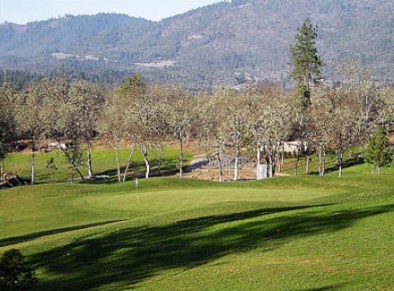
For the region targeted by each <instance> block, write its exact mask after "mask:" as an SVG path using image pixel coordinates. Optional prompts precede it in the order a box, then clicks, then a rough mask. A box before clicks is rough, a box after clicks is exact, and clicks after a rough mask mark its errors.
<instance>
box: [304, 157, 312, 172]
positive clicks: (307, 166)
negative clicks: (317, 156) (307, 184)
mask: <svg viewBox="0 0 394 291" xmlns="http://www.w3.org/2000/svg"><path fill="white" fill-rule="evenodd" d="M310 159H311V157H310V155H309V153H308V154H307V156H306V167H305V173H307V174H308V173H309V163H310Z"/></svg>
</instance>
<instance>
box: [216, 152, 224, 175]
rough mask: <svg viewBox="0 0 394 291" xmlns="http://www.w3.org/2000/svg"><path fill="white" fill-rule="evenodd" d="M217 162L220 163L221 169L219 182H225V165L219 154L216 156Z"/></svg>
mask: <svg viewBox="0 0 394 291" xmlns="http://www.w3.org/2000/svg"><path fill="white" fill-rule="evenodd" d="M216 160H217V162H218V168H219V182H223V165H222V160H221V158H220V154H219V153H217V154H216Z"/></svg>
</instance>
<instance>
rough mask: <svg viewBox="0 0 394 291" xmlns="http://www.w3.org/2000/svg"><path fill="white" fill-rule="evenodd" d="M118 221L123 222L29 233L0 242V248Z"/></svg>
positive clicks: (105, 222)
mask: <svg viewBox="0 0 394 291" xmlns="http://www.w3.org/2000/svg"><path fill="white" fill-rule="evenodd" d="M120 221H124V220H110V221H103V222H97V223H90V224H84V225H77V226H71V227H63V228H57V229H50V230H44V231H39V232H34V233H29V234H26V235H21V236H14V237H8V238H5V239H1V240H0V247H3V246H8V245H13V244H17V243H21V242H25V241H29V240H33V239H36V238H39V237H42V236H47V235H52V234H57V233H62V232H68V231H74V230H80V229H85V228H90V227H95V226H100V225H105V224H110V223H114V222H120Z"/></svg>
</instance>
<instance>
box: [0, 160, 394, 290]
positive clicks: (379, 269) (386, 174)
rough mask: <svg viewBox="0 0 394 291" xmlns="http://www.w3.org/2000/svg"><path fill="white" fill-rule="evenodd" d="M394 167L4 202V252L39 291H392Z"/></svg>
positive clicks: (183, 182)
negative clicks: (25, 265)
mask: <svg viewBox="0 0 394 291" xmlns="http://www.w3.org/2000/svg"><path fill="white" fill-rule="evenodd" d="M393 174H394V168H393V167H391V168H385V169H384V171H383V174H382V175H380V176H373V175H371V174H369V168H368V166H366V165H364V164H361V165H357V166H353V167H350V168H346V169H345V177H343V178H342V179H340V178H337V177H336V173H334V172H333V173H330V174H328V175H327V176H325V177H323V178H322V177H317V176H310V175H304V176H299V177H278V178H273V179H270V180H265V181H250V182H238V183H235V182H228V183H216V182H208V181H198V180H192V179H177V178H154V179H150V180H140V184H139V189H138V190H137V189H136V186H135V184H134V183H133V182H126V183H123V184H117V183H116V184H104V185H103V184H100V185H94V184H90V185H82V184H70V183H67V184H52V185H50V184H49V185H48V184H47V185H38V186H34V187H19V188H15V189H9V190H1V191H0V205H1V206H0V207H1V208H0V209H1V211H0V253H2V252H4V251H6V250H8V249H10V248H18V249H21V251H22V253H23V254H25V255H26V256H27V259H28V262H29V263H30V264H31V265H32V266H33V267H34V269H36V270H37V275H38V277H39V279H40V284H39V286H37V290H82V289H83V290H92V289H94V290H127V289H135V288H137V289H140V290H223V289H226V290H267V289H269V290H337V289H338V290H390V289H391V288H392V287H393V286H394V279H393V278H394V272H393V270H394V255H393V254H394V245H393V244H392V241H393V239H394V227H393V221H394V192H393V189H394V180H393V179H392V175H393Z"/></svg>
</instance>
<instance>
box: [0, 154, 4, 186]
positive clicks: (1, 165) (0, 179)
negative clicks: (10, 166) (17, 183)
mask: <svg viewBox="0 0 394 291" xmlns="http://www.w3.org/2000/svg"><path fill="white" fill-rule="evenodd" d="M3 178H4V159H2V160H1V163H0V182H3Z"/></svg>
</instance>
